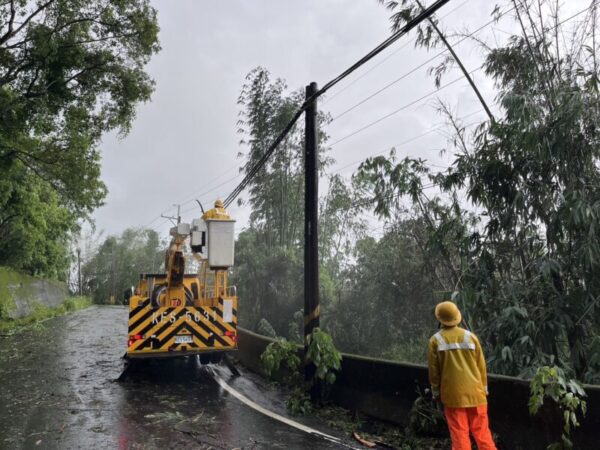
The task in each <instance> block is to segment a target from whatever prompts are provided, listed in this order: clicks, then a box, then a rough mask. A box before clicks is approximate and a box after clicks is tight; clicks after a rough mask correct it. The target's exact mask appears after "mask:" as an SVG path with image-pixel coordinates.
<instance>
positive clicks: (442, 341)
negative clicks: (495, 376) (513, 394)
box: [428, 327, 487, 408]
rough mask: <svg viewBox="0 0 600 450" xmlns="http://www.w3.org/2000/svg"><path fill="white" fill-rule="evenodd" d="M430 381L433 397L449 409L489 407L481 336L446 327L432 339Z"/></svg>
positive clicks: (429, 350) (429, 356)
mask: <svg viewBox="0 0 600 450" xmlns="http://www.w3.org/2000/svg"><path fill="white" fill-rule="evenodd" d="M428 360H429V382H430V383H431V390H432V391H433V395H434V396H436V397H440V398H441V400H442V403H443V404H444V406H447V407H449V408H470V407H473V406H480V405H486V404H487V369H486V365H485V358H484V356H483V351H482V349H481V345H480V344H479V340H478V339H477V336H475V335H474V334H473V333H471V332H470V331H467V330H465V329H463V328H460V327H443V328H442V329H441V330H440V331H438V332H437V333H436V334H435V335H433V336H432V337H431V339H430V340H429V349H428Z"/></svg>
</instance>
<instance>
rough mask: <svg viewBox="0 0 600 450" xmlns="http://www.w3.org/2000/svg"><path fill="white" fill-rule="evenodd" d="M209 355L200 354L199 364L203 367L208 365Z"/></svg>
mask: <svg viewBox="0 0 600 450" xmlns="http://www.w3.org/2000/svg"><path fill="white" fill-rule="evenodd" d="M210 356H211V355H210V353H202V354H201V355H200V364H202V365H203V366H205V365H207V364H209V363H210Z"/></svg>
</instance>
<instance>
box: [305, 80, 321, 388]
mask: <svg viewBox="0 0 600 450" xmlns="http://www.w3.org/2000/svg"><path fill="white" fill-rule="evenodd" d="M316 92H317V83H315V82H312V83H310V84H309V85H308V86H306V99H307V100H308V99H310V98H311V97H312V96H313V95H314V94H315V93H316ZM304 114H305V119H306V128H305V138H304V145H305V148H304V356H305V365H304V379H305V381H306V382H307V383H309V384H310V383H312V386H313V389H312V392H311V396H312V398H313V400H317V398H318V397H319V386H318V384H317V380H316V379H315V366H314V364H308V363H307V360H306V355H307V352H308V336H309V335H310V334H311V333H312V331H313V330H314V329H315V328H316V327H318V326H319V315H320V307H319V229H318V219H319V167H318V164H319V155H318V143H317V140H318V137H317V100H316V98H315V99H313V100H311V101H310V103H309V104H308V107H307V108H306V111H305V112H304Z"/></svg>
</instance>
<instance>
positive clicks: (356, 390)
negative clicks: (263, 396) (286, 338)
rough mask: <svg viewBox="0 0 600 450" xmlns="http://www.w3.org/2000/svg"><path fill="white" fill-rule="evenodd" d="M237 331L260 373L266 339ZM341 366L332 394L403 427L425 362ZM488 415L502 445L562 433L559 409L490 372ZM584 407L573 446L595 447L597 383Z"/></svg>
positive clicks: (346, 357) (599, 414) (365, 361)
mask: <svg viewBox="0 0 600 450" xmlns="http://www.w3.org/2000/svg"><path fill="white" fill-rule="evenodd" d="M238 330H239V333H238V334H239V339H238V344H239V352H238V355H237V358H238V359H239V360H240V362H241V363H242V364H244V365H245V366H246V367H248V368H249V369H251V370H253V371H255V372H258V373H263V370H262V366H261V361H260V355H261V354H262V353H263V351H264V350H265V348H266V347H267V345H269V343H271V342H274V339H270V338H267V337H264V336H260V335H258V334H255V333H252V332H250V331H247V330H244V329H240V328H238ZM299 351H300V352H301V349H299ZM342 356H343V360H342V371H341V373H340V374H339V375H338V377H337V379H336V382H335V384H334V386H333V388H332V390H331V397H330V399H331V400H332V401H333V402H334V403H336V404H339V405H340V406H343V407H345V408H347V409H350V410H355V411H360V412H363V413H365V414H367V415H369V416H372V417H375V418H378V419H382V420H386V421H388V422H392V423H397V424H399V425H400V426H402V427H403V426H405V425H406V424H407V422H408V417H409V413H410V410H411V407H412V405H413V403H414V401H415V399H416V398H417V390H418V389H420V390H421V391H423V389H424V388H426V387H428V386H429V381H428V371H427V366H424V365H419V364H409V363H401V362H396V361H386V360H381V359H376V358H366V357H362V356H357V355H350V354H342ZM488 385H489V389H490V397H489V415H490V422H491V428H492V430H493V431H494V432H495V433H497V434H498V435H499V436H500V439H501V442H500V445H499V447H498V448H499V449H501V450H504V449H506V450H508V449H510V450H538V449H539V450H542V449H545V448H546V446H547V445H548V444H550V443H552V442H556V441H557V440H558V439H559V438H560V433H561V427H562V425H561V416H560V412H559V411H557V410H556V409H555V408H553V407H552V405H550V404H545V405H544V408H543V410H542V411H541V412H540V413H539V414H538V415H537V416H535V417H532V416H530V415H529V410H528V406H527V405H528V401H529V382H528V381H527V380H523V379H520V378H514V377H505V376H500V375H490V376H489V379H488ZM584 387H585V390H586V392H587V395H588V398H587V403H588V411H587V415H586V417H585V419H584V420H583V421H582V424H581V427H580V428H577V429H576V430H575V432H574V433H573V434H574V438H575V447H574V448H576V449H590V450H591V449H594V450H596V449H598V448H600V446H599V444H598V442H599V440H598V439H599V438H598V436H599V435H600V432H599V430H600V386H584Z"/></svg>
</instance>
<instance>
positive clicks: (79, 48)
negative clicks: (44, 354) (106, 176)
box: [0, 0, 158, 278]
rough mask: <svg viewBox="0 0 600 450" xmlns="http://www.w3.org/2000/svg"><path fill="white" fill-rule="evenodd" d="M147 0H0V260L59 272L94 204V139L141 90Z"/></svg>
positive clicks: (97, 190) (130, 109)
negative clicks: (69, 245)
mask: <svg viewBox="0 0 600 450" xmlns="http://www.w3.org/2000/svg"><path fill="white" fill-rule="evenodd" d="M157 33H158V25H157V19H156V11H155V10H154V9H153V8H152V7H151V6H150V5H149V2H148V1H147V0H120V1H116V2H115V1H109V0H93V1H80V0H71V1H63V0H46V1H42V0H37V1H26V0H12V1H7V2H3V3H2V5H1V6H0V180H1V184H0V237H1V239H0V264H7V265H10V266H12V267H14V268H16V269H20V270H23V271H26V272H29V273H32V274H38V275H44V276H53V277H57V278H65V277H66V273H67V268H68V256H69V255H68V252H67V246H66V245H65V244H66V241H67V240H68V238H69V236H70V234H71V233H72V232H73V231H74V230H75V229H76V228H77V221H78V219H81V218H86V217H87V216H88V215H89V213H91V212H92V211H93V210H94V209H95V208H97V207H98V206H100V205H101V204H102V201H103V198H104V197H105V195H106V188H105V186H104V184H103V183H102V181H101V180H100V154H99V151H98V144H99V142H100V137H101V135H102V133H104V132H106V131H109V130H114V129H117V130H120V132H121V133H126V132H127V130H128V129H129V127H130V125H131V123H132V120H133V117H134V115H135V105H136V104H137V103H138V102H140V101H146V100H148V99H149V98H150V93H151V91H152V84H153V83H152V81H151V80H150V78H149V77H148V75H147V74H146V73H145V72H144V65H145V64H146V62H148V60H149V58H150V57H151V55H152V54H154V53H155V52H156V51H157V50H158V43H157Z"/></svg>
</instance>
